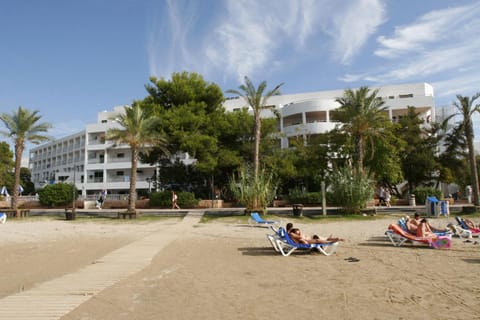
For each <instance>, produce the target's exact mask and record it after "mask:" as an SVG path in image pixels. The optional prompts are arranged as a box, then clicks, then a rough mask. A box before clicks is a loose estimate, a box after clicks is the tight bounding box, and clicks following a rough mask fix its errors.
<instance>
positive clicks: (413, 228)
mask: <svg viewBox="0 0 480 320" xmlns="http://www.w3.org/2000/svg"><path fill="white" fill-rule="evenodd" d="M405 219H406V225H407V229H408V231H410V232H411V233H413V234H416V233H417V230H418V227H419V226H420V224H421V223H422V220H425V222H426V223H427V225H428V228H429V229H430V231H432V232H449V231H450V230H449V229H448V228H446V229H438V228H435V227H434V226H432V225H431V224H430V223H429V222H428V221H427V219H422V218H421V217H420V215H419V214H418V213H417V212H415V214H414V216H413V219H411V218H410V217H409V216H407V217H406V218H405Z"/></svg>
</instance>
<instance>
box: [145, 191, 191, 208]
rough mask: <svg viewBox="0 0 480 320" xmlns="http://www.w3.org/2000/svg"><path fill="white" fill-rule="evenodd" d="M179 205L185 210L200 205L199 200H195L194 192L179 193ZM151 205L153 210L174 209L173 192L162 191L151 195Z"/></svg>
mask: <svg viewBox="0 0 480 320" xmlns="http://www.w3.org/2000/svg"><path fill="white" fill-rule="evenodd" d="M177 196H178V199H177V203H178V205H179V206H180V207H181V208H183V207H187V208H189V207H190V208H191V207H195V206H196V205H198V199H196V198H195V194H193V193H192V192H185V191H179V192H177ZM149 198H150V202H149V205H150V207H152V208H171V207H172V192H171V191H160V192H152V193H150V196H149Z"/></svg>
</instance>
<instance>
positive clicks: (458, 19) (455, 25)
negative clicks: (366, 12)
mask: <svg viewBox="0 0 480 320" xmlns="http://www.w3.org/2000/svg"><path fill="white" fill-rule="evenodd" d="M478 10H479V6H478V5H473V6H464V7H454V8H448V9H443V10H435V11H431V12H429V13H427V14H424V15H423V16H421V17H419V18H418V19H417V20H416V21H415V22H414V23H412V24H410V25H405V26H400V27H396V28H395V32H394V35H393V36H391V37H387V36H379V37H378V38H377V41H378V43H379V44H380V48H379V49H377V50H376V51H375V54H376V55H378V56H380V57H383V58H394V57H398V56H400V55H403V54H408V53H410V52H419V51H424V50H428V49H429V47H428V46H429V45H431V44H435V43H443V42H444V41H447V42H448V40H450V39H452V38H453V39H455V37H457V36H460V37H462V38H463V36H464V34H465V31H467V29H468V28H469V27H468V23H469V22H471V21H472V18H473V17H475V16H476V15H478ZM474 30H475V29H474ZM477 30H478V29H477Z"/></svg>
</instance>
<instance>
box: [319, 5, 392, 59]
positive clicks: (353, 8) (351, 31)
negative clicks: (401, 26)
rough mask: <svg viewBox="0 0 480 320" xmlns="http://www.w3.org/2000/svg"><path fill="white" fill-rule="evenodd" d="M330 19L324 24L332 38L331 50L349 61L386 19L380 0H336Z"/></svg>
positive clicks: (336, 55) (338, 57)
mask: <svg viewBox="0 0 480 320" xmlns="http://www.w3.org/2000/svg"><path fill="white" fill-rule="evenodd" d="M335 5H336V8H333V10H331V11H332V12H336V13H335V14H333V15H332V21H327V24H326V25H325V26H324V28H325V30H326V32H327V33H329V34H330V36H331V37H332V39H333V40H334V41H333V54H334V56H335V57H337V60H338V61H340V62H341V63H342V64H348V63H349V62H350V61H351V59H352V58H353V56H355V55H356V54H357V53H358V51H359V50H360V49H361V48H362V47H363V46H364V45H365V43H366V42H367V40H368V39H369V37H370V36H372V35H373V34H375V32H376V31H377V29H378V27H379V26H380V25H381V24H383V23H384V22H385V14H386V13H385V7H384V5H383V4H382V2H381V1H379V0H358V1H353V2H352V1H348V2H344V1H336V2H335Z"/></svg>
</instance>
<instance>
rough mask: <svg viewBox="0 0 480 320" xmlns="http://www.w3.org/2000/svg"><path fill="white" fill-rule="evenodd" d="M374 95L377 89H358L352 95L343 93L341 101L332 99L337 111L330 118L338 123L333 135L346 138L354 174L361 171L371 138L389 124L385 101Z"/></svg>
mask: <svg viewBox="0 0 480 320" xmlns="http://www.w3.org/2000/svg"><path fill="white" fill-rule="evenodd" d="M377 94H378V89H377V90H373V91H371V90H370V89H369V88H368V87H360V88H359V89H358V90H355V91H353V90H350V89H348V90H345V92H344V94H343V97H340V98H337V99H335V101H336V102H338V103H339V104H340V108H338V109H337V110H335V111H333V112H332V113H331V117H332V119H333V120H337V121H339V122H341V123H342V125H341V126H338V127H337V128H336V130H335V131H336V132H337V134H338V135H343V136H344V137H346V139H347V140H348V141H349V145H350V146H352V149H351V151H350V155H351V159H352V160H353V167H354V169H355V171H359V172H360V171H362V172H363V171H364V169H365V168H364V159H365V157H366V156H367V146H368V145H370V151H371V152H373V150H374V149H375V147H374V142H375V139H374V138H375V137H379V136H381V135H383V134H384V131H385V130H384V129H385V126H386V125H387V124H388V123H389V122H388V119H387V113H386V112H385V111H386V109H387V107H386V106H384V104H385V101H384V100H383V99H382V98H381V97H378V96H377ZM352 151H353V152H352ZM370 156H371V154H370Z"/></svg>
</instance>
